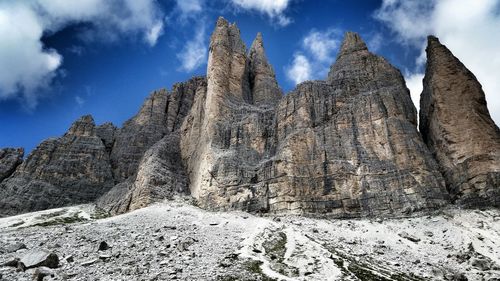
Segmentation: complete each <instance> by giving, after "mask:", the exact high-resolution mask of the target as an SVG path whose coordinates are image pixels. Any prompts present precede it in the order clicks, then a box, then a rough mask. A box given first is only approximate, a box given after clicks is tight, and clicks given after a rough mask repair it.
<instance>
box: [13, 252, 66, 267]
mask: <svg viewBox="0 0 500 281" xmlns="http://www.w3.org/2000/svg"><path fill="white" fill-rule="evenodd" d="M19 263H20V264H21V266H22V267H23V268H24V269H29V268H35V267H40V266H45V267H48V268H57V267H58V266H59V257H58V256H57V255H56V254H54V253H51V252H48V251H45V250H33V251H31V252H29V253H26V254H25V255H24V256H23V257H22V258H21V260H20V261H19Z"/></svg>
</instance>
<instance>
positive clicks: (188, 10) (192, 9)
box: [177, 0, 203, 15]
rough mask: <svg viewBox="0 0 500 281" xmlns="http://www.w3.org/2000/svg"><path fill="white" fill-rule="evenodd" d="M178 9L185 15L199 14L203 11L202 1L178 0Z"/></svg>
mask: <svg viewBox="0 0 500 281" xmlns="http://www.w3.org/2000/svg"><path fill="white" fill-rule="evenodd" d="M177 7H178V8H179V10H180V11H181V12H182V14H184V15H189V14H193V13H199V12H201V11H202V10H203V1H202V0H177Z"/></svg>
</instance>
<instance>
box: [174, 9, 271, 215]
mask: <svg viewBox="0 0 500 281" xmlns="http://www.w3.org/2000/svg"><path fill="white" fill-rule="evenodd" d="M239 34H240V33H239V30H238V28H237V27H236V25H235V24H229V23H228V22H227V21H226V20H224V19H222V18H219V20H218V21H217V25H216V28H215V31H214V32H213V34H212V39H211V42H210V52H209V59H208V67H207V88H206V92H205V93H203V92H200V93H199V95H197V97H196V101H195V105H194V106H193V109H192V111H191V113H190V115H189V116H188V117H187V119H186V122H185V123H184V125H183V127H182V130H181V150H182V151H181V152H182V158H183V162H184V163H185V166H186V168H187V174H188V176H189V180H190V190H191V193H192V195H193V196H194V197H195V198H196V199H197V200H198V201H199V204H200V205H201V206H203V207H206V208H212V209H228V208H235V209H251V210H260V209H262V208H263V209H267V206H265V205H266V204H267V199H266V194H265V185H263V184H260V185H258V186H257V185H256V183H257V181H259V180H256V179H255V178H254V177H255V173H256V171H257V170H258V169H259V168H260V167H261V165H262V162H263V161H267V160H266V159H267V158H269V157H270V154H271V151H272V147H273V146H274V142H273V141H272V140H271V139H270V138H271V136H272V133H271V131H272V128H273V118H274V117H273V116H274V106H275V104H276V103H277V102H278V100H279V99H280V98H281V90H280V89H279V87H278V84H277V82H276V79H275V77H274V72H273V70H272V68H271V67H270V65H269V63H268V62H267V59H266V56H265V52H264V49H263V43H262V37H261V36H260V35H258V36H257V38H256V40H255V42H254V43H253V44H252V45H253V47H252V48H251V50H250V53H249V54H247V50H246V48H245V45H244V44H243V42H242V41H241V38H240V35H239ZM258 194H260V195H258ZM261 203H262V204H264V206H260V204H261ZM248 205H256V206H255V207H248Z"/></svg>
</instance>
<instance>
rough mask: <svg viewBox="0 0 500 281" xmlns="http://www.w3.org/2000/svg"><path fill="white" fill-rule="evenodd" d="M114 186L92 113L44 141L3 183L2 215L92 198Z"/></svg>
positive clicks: (0, 205) (80, 201) (0, 202)
mask: <svg viewBox="0 0 500 281" xmlns="http://www.w3.org/2000/svg"><path fill="white" fill-rule="evenodd" d="M112 186H113V175H112V171H111V166H110V161H109V156H108V153H107V152H106V148H105V146H104V144H103V142H102V141H101V139H100V138H99V137H97V135H96V130H95V124H94V120H93V119H92V117H91V116H90V115H87V116H83V117H82V118H80V119H79V120H77V121H76V122H75V123H73V125H72V126H71V128H70V129H69V130H68V132H67V133H66V134H65V135H64V136H63V137H61V138H54V139H48V140H46V141H44V142H42V143H41V144H40V145H39V146H38V147H37V148H36V149H35V150H33V152H31V153H30V155H29V156H28V158H27V159H26V160H25V161H24V162H23V163H22V164H21V165H20V166H18V167H17V169H16V171H15V172H14V173H13V174H12V175H11V176H10V177H9V178H8V179H6V180H4V181H3V182H2V183H1V184H0V190H1V193H2V197H1V198H0V215H2V216H3V215H12V214H17V213H21V212H27V211H34V210H42V209H48V208H54V207H60V206H64V205H68V204H78V203H85V202H91V201H93V200H95V199H96V198H98V197H99V196H101V195H102V194H104V193H105V192H106V191H108V190H109V189H110V188H111V187H112Z"/></svg>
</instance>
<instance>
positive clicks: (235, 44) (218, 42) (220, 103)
mask: <svg viewBox="0 0 500 281" xmlns="http://www.w3.org/2000/svg"><path fill="white" fill-rule="evenodd" d="M250 99H251V97H250V86H249V82H248V69H247V56H246V47H245V44H244V43H243V41H242V40H241V37H240V30H239V29H238V27H237V26H236V24H234V23H233V24H229V23H228V22H227V20H225V19H224V18H222V17H220V18H219V19H218V20H217V24H216V27H215V30H214V32H213V33H212V36H211V40H210V51H209V55H208V66H207V99H206V110H207V112H208V113H209V114H210V115H211V116H212V117H214V118H218V117H222V116H224V115H226V113H225V110H224V108H226V106H225V105H224V104H226V103H227V102H242V101H247V102H249V101H250Z"/></svg>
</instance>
